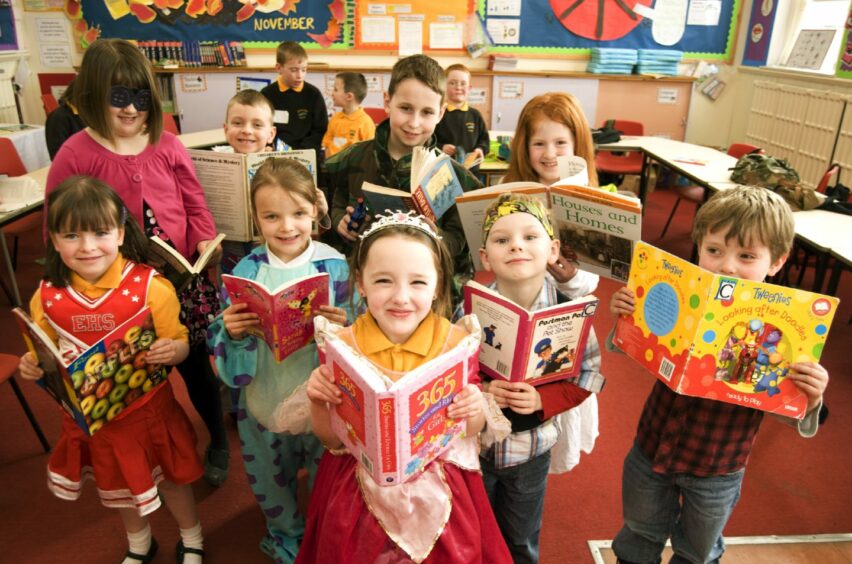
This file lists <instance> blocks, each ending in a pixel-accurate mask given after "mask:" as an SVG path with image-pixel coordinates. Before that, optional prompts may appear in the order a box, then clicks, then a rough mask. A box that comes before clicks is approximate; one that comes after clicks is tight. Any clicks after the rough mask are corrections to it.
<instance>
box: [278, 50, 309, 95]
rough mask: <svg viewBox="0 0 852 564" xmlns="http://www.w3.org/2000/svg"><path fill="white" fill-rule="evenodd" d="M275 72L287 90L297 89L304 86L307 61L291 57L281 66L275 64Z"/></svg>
mask: <svg viewBox="0 0 852 564" xmlns="http://www.w3.org/2000/svg"><path fill="white" fill-rule="evenodd" d="M275 70H276V71H278V74H280V75H281V80H283V81H284V84H285V85H286V86H287V87H288V88H293V89H299V88H301V87H302V85H303V84H305V75H307V74H308V60H307V59H303V58H301V57H291V58H289V59H287V62H286V63H284V64H283V65H282V64H279V63H276V65H275Z"/></svg>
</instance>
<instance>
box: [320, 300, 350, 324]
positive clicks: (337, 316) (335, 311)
mask: <svg viewBox="0 0 852 564" xmlns="http://www.w3.org/2000/svg"><path fill="white" fill-rule="evenodd" d="M319 313H321V314H322V316H323V317H325V318H326V319H328V320H329V321H331V322H332V323H336V324H338V325H346V310H344V309H343V308H341V307H334V306H330V305H324V306H320V307H319Z"/></svg>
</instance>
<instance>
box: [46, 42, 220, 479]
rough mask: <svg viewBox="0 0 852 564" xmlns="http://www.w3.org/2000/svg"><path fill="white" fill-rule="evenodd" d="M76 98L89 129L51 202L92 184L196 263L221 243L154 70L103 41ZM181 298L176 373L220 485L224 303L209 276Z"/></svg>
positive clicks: (71, 151) (90, 52) (89, 54)
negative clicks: (73, 180) (217, 362)
mask: <svg viewBox="0 0 852 564" xmlns="http://www.w3.org/2000/svg"><path fill="white" fill-rule="evenodd" d="M74 88H75V99H76V101H77V109H78V110H79V111H80V117H82V118H83V121H84V122H85V123H86V124H87V125H88V127H87V128H86V129H84V130H83V131H81V132H79V133H77V134H76V135H74V136H72V137H71V138H69V139H68V140H67V141H66V142H65V143H64V144H63V145H62V148H61V149H60V150H59V153H57V155H56V159H54V161H53V164H52V165H51V167H50V172H49V174H48V177H47V194H48V195H49V194H50V192H51V191H52V190H53V189H54V188H55V187H56V186H57V185H58V184H59V183H60V182H62V181H63V180H65V179H66V178H68V177H69V176H73V175H76V174H85V175H88V176H94V177H95V178H97V179H98V180H101V181H103V182H106V183H108V184H109V185H110V186H112V187H113V188H114V189H115V191H116V192H117V193H118V195H119V196H120V197H121V199H122V200H124V203H125V206H127V210H128V211H129V212H130V213H131V215H133V217H134V218H136V221H138V222H139V224H140V225H141V226H142V228H143V230H144V231H145V234H146V235H148V236H149V237H150V236H152V235H158V236H159V237H160V239H164V240H166V241H169V243H170V244H171V245H173V246H174V247H175V248H176V249H177V250H178V251H179V252H180V253H181V254H182V255H183V256H184V257H186V259H187V260H188V261H189V262H190V263H191V262H193V261H194V258H193V257H194V256H195V255H196V253H201V252H203V251H204V249H206V248H207V246H208V245H209V244H210V240H211V239H213V238H214V237H215V236H216V224H215V223H214V222H213V216H211V215H210V210H208V209H207V203H206V202H205V201H204V190H203V189H202V188H201V186H200V185H199V184H198V179H197V178H196V177H195V168H194V167H193V165H192V161H191V160H190V158H189V154H188V153H187V152H186V149H185V148H184V147H183V145H182V144H181V142H180V141H179V140H178V139H177V138H176V137H175V136H174V135H172V134H170V133H168V132H164V131H163V114H162V107H161V105H160V91H159V89H158V87H157V81H156V79H155V78H154V74H153V72H152V70H151V65H150V63H149V62H148V60H147V59H145V57H144V55H142V53H141V52H140V51H139V49H137V48H136V46H135V45H133V44H131V43H129V42H127V41H124V40H122V39H102V40H98V41H96V42H94V43H93V44H92V45H91V46H90V47H89V48H88V49H87V50H86V54H85V55H84V56H83V62H82V65H81V67H80V74H79V75H78V76H77V78H76V80H75V83H74ZM47 211H48V212H49V208H48V210H47ZM45 215H46V214H45ZM178 298H179V300H180V302H181V323H183V324H184V325H186V326H187V328H188V329H189V343H190V351H189V356H188V357H187V359H186V360H184V361H183V362H182V363H180V364H179V365H178V371H179V372H180V374H181V377H182V378H183V380H184V382H185V383H186V387H187V390H188V392H189V398H190V399H191V400H192V405H193V406H194V407H195V409H196V410H197V411H198V413H199V415H201V418H202V419H203V420H204V424H205V426H206V427H207V430H208V431H209V432H210V444H209V446H208V448H207V451H206V454H205V460H204V467H205V468H204V470H205V471H204V477H205V479H206V480H207V481H208V482H210V483H211V484H213V485H219V484H221V483H222V482H223V481H224V480H225V478H226V476H227V473H228V435H227V432H226V431H225V424H224V421H223V416H222V401H221V399H220V397H219V384H218V382H217V381H216V375H215V374H214V373H213V368H212V367H211V365H210V359H209V357H208V354H207V346H206V331H207V325H208V324H209V323H210V321H212V320H213V318H214V317H215V315H216V313H217V311H218V307H219V299H218V293H217V291H216V287H215V286H214V285H213V284H212V283H211V282H210V279H209V278H208V277H207V276H206V273H205V275H203V276H201V277H198V278H196V281H194V282H193V283H192V284H191V285H190V286H189V287H188V288H187V289H186V290H184V291H183V292H181V294H180V296H178Z"/></svg>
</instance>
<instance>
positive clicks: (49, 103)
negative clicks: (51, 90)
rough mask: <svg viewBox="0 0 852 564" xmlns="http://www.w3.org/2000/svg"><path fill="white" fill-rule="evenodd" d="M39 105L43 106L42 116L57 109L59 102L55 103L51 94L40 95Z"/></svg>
mask: <svg viewBox="0 0 852 564" xmlns="http://www.w3.org/2000/svg"><path fill="white" fill-rule="evenodd" d="M41 103H42V105H43V106H44V114H45V115H47V114H49V113H50V112H52V111H53V110H55V109H56V108H58V107H59V102H57V101H56V98H54V96H53V94H42V95H41Z"/></svg>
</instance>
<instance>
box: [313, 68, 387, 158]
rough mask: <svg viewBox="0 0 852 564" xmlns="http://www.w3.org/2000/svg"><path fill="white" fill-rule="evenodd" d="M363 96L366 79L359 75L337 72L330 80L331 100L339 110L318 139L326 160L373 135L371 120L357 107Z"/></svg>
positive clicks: (373, 127) (374, 127)
mask: <svg viewBox="0 0 852 564" xmlns="http://www.w3.org/2000/svg"><path fill="white" fill-rule="evenodd" d="M366 97H367V80H366V79H365V78H364V75H363V74H361V73H360V72H340V73H337V75H336V76H335V77H334V90H333V91H332V93H331V99H332V101H333V102H334V105H335V106H339V107H340V109H341V111H339V112H337V113H336V114H334V115H333V116H331V121H329V122H328V131H326V132H325V137H323V138H322V147H323V149H325V156H326V158H328V157H330V156H332V155H336V154H337V153H339V152H340V151H342V150H343V149H345V148H346V147H348V146H350V145H352V144H353V143H357V142H358V141H367V140H368V139H372V138H373V137H374V136H375V135H376V124H375V123H374V122H373V118H371V117H370V116H368V115H367V112H365V111H364V109H363V108H362V107H361V102H363V101H364V98H366Z"/></svg>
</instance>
